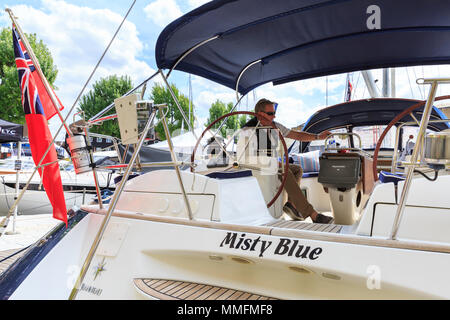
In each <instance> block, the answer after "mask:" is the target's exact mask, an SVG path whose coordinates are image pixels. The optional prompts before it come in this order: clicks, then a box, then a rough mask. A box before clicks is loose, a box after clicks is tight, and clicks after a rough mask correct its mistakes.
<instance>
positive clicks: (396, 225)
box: [390, 78, 450, 240]
mask: <svg viewBox="0 0 450 320" xmlns="http://www.w3.org/2000/svg"><path fill="white" fill-rule="evenodd" d="M440 83H450V79H448V78H446V79H418V80H417V84H430V85H431V89H430V93H429V96H428V100H427V103H426V105H425V108H424V111H423V115H422V121H421V122H420V129H419V133H418V134H417V143H416V146H415V147H414V151H413V154H412V156H411V163H412V165H411V166H408V169H407V174H406V179H405V183H404V185H403V190H402V194H401V197H400V201H399V204H398V207H397V213H396V215H395V218H394V223H393V225H392V231H391V234H390V239H391V240H396V237H397V232H398V228H399V226H400V222H401V218H402V216H403V212H404V209H405V206H406V201H407V200H408V194H409V189H410V187H411V182H412V179H413V174H414V169H415V167H416V163H417V159H418V157H419V153H420V152H421V149H422V147H423V141H424V137H425V133H426V130H427V127H428V122H429V120H430V116H431V111H432V109H433V104H434V99H435V98H436V92H437V88H438V85H439V84H440Z"/></svg>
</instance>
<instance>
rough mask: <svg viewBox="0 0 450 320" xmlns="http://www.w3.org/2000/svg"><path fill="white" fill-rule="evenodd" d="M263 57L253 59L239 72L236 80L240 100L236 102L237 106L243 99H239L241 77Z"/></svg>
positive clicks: (237, 97)
mask: <svg viewBox="0 0 450 320" xmlns="http://www.w3.org/2000/svg"><path fill="white" fill-rule="evenodd" d="M261 61H262V60H261V59H259V60H256V61H253V62H252V63H250V64H248V65H247V66H246V67H245V68H244V69H242V71H241V73H239V76H238V78H237V81H236V101H237V102H238V103H237V104H236V106H237V105H238V104H239V102H240V101H241V99H242V97H241V99H239V82H241V78H242V76H243V75H244V73H245V71H247V70H248V69H250V68H251V67H252V66H254V65H255V64H258V63H261ZM233 111H234V110H232V111H231V112H233Z"/></svg>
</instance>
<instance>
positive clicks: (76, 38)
mask: <svg viewBox="0 0 450 320" xmlns="http://www.w3.org/2000/svg"><path fill="white" fill-rule="evenodd" d="M132 2H133V1H132V0H0V9H1V13H0V26H1V27H2V28H3V27H10V26H11V21H10V19H9V16H8V15H7V14H6V12H5V11H4V9H5V8H11V9H12V10H13V12H14V14H15V15H16V16H17V17H18V21H19V24H20V26H21V27H22V29H23V31H24V32H26V33H36V35H37V37H38V38H39V39H41V40H43V42H44V43H45V44H46V45H47V46H48V48H49V49H50V51H51V53H52V56H53V58H54V61H55V64H56V66H57V67H58V70H59V73H58V77H57V80H56V83H55V85H56V86H57V87H58V91H57V92H56V93H57V95H58V96H59V97H60V99H61V101H62V102H63V104H64V105H65V107H66V109H65V112H64V113H63V114H64V115H65V116H66V115H67V112H68V111H69V110H70V109H71V107H72V106H73V105H74V103H75V101H76V98H77V97H78V95H79V94H80V92H81V90H82V88H83V86H84V84H85V83H86V81H87V80H88V77H89V75H90V74H91V72H92V71H93V69H94V67H95V65H96V64H97V62H98V60H99V59H100V57H101V55H102V53H103V51H104V50H105V48H106V46H107V45H108V43H109V41H110V40H111V38H112V36H113V34H114V32H115V31H116V29H117V27H118V26H119V24H120V23H121V21H122V19H123V17H124V16H125V14H126V12H127V11H128V8H129V7H130V5H131V4H132ZM205 2H207V1H205V0H138V1H137V2H136V4H135V6H134V8H133V10H132V11H131V13H130V15H129V17H128V19H127V21H126V23H125V24H124V26H123V27H122V29H121V31H120V33H119V34H118V37H117V38H116V40H115V41H114V43H113V45H112V47H111V48H110V50H109V51H108V53H107V55H106V56H105V58H104V60H103V62H102V63H101V65H100V67H99V68H98V70H97V72H96V73H95V75H94V77H93V79H92V80H91V81H90V82H89V85H88V87H87V89H86V91H84V93H87V92H88V91H89V89H90V87H91V85H92V84H93V83H94V82H95V81H96V80H98V79H99V78H101V77H106V76H108V75H113V74H116V75H119V76H121V75H128V76H130V77H131V78H132V80H133V83H134V84H135V85H137V84H139V83H140V82H141V81H142V80H144V79H146V78H148V77H149V76H150V75H152V74H153V73H154V72H155V71H156V63H155V58H154V48H155V44H156V40H157V38H158V35H159V34H160V32H161V31H162V30H163V29H164V27H165V26H166V25H168V24H169V23H170V22H172V21H173V20H174V19H176V18H178V17H180V16H181V15H183V14H185V13H187V12H189V11H190V10H192V9H194V8H196V7H198V6H200V5H202V4H204V3H205ZM446 74H447V75H448V74H450V68H449V67H443V66H441V67H439V68H438V67H436V66H434V67H433V66H431V67H414V68H402V69H401V70H398V72H397V76H396V78H397V96H399V97H405V98H420V99H422V98H423V97H424V96H425V95H426V93H425V92H424V91H423V90H421V89H420V88H419V86H418V85H417V84H415V82H414V79H415V78H419V77H423V76H427V77H431V76H435V77H443V76H445V75H446ZM374 77H375V78H376V79H379V80H380V81H378V82H377V84H378V86H379V89H381V82H382V81H381V72H380V71H379V70H375V71H374ZM345 78H346V75H336V76H330V77H328V78H317V79H311V80H304V81H298V82H293V83H290V84H286V85H282V86H277V87H273V86H272V85H271V84H267V85H264V86H262V87H259V88H258V89H256V90H255V91H254V92H251V93H249V94H248V97H247V98H244V99H243V106H242V107H241V109H247V108H248V109H252V107H253V106H254V103H255V102H256V101H255V100H258V99H260V98H263V97H266V98H268V99H273V100H275V101H277V102H278V103H279V109H278V113H277V120H278V121H279V122H282V123H284V124H285V125H286V126H289V127H293V126H297V125H298V124H301V123H303V122H304V121H305V120H307V119H308V118H309V116H311V115H312V114H313V113H314V112H315V111H316V110H318V109H320V108H322V107H325V106H326V105H327V103H328V105H332V104H336V103H340V102H342V101H343V99H344V91H345V88H344V84H345ZM351 78H352V79H353V80H352V82H353V87H354V96H353V99H362V98H367V97H369V94H368V92H367V89H366V88H365V85H364V81H363V78H362V76H361V74H360V73H359V72H357V73H353V74H351ZM169 80H170V81H171V82H174V83H175V84H176V85H177V87H178V88H179V89H180V90H181V91H182V92H183V93H184V94H185V95H186V96H188V93H189V77H188V75H187V74H185V73H182V72H174V73H173V75H172V76H171V78H170V79H169ZM156 81H158V79H156ZM159 81H161V80H159ZM191 83H192V89H193V99H194V104H195V106H196V116H197V118H198V125H200V126H201V125H202V124H204V122H205V120H206V118H207V117H208V108H209V106H210V105H211V103H213V102H214V101H216V100H217V99H219V100H221V101H223V102H226V103H228V102H235V99H236V98H235V97H236V96H235V93H234V91H232V90H230V89H228V88H225V87H223V86H220V85H216V84H214V83H212V82H210V81H208V80H205V79H202V78H199V77H193V78H192V81H191ZM438 93H439V95H440V94H441V91H440V92H438ZM72 114H73V113H72ZM71 122H72V117H71V118H70V121H69V123H71ZM50 124H51V130H52V132H53V133H55V132H56V130H57V129H58V127H59V125H60V122H59V120H58V119H57V117H55V118H54V119H52V120H51V123H50Z"/></svg>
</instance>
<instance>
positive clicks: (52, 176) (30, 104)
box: [12, 27, 67, 226]
mask: <svg viewBox="0 0 450 320" xmlns="http://www.w3.org/2000/svg"><path fill="white" fill-rule="evenodd" d="M12 34H13V43H14V54H15V57H16V66H17V71H18V73H19V83H20V89H21V92H22V105H23V110H24V112H25V120H26V122H27V126H28V139H29V142H30V147H31V154H32V156H33V160H34V163H35V164H36V165H38V164H39V162H40V161H41V159H42V157H43V156H44V153H45V151H46V150H47V148H48V147H49V145H50V144H51V142H52V140H53V138H52V135H51V133H50V130H49V128H48V124H47V119H49V118H50V117H48V116H47V117H46V113H45V112H44V104H43V101H46V102H45V106H46V107H47V109H49V110H51V111H49V112H50V113H51V115H52V116H53V115H54V114H55V113H56V110H55V109H54V107H53V106H52V105H48V103H51V100H50V99H49V97H48V94H47V92H46V91H45V90H44V91H41V95H42V97H45V99H42V100H41V98H40V97H39V96H40V94H39V88H38V86H37V85H36V81H35V79H34V77H33V73H32V70H31V69H30V66H32V69H34V66H33V65H32V64H31V65H30V60H29V57H28V54H26V53H24V51H23V50H22V45H21V42H20V37H19V36H18V34H17V31H16V29H15V28H14V27H13V29H12ZM33 71H34V70H33ZM37 78H39V76H37ZM39 82H40V83H41V84H42V80H41V79H40V78H39ZM49 101H50V102H49ZM47 109H45V110H47ZM52 111H53V112H52ZM52 162H54V163H52ZM47 163H52V164H50V165H48V166H45V167H43V168H41V169H39V174H40V175H41V177H42V184H43V185H44V188H45V192H46V193H47V197H48V199H49V200H50V203H51V204H52V206H53V217H54V218H55V219H58V220H61V221H63V222H65V223H66V226H67V209H66V202H65V199H64V193H63V187H62V182H61V175H60V172H59V164H58V157H57V154H56V150H55V146H54V145H52V146H51V148H50V151H49V152H48V153H47V156H46V157H45V159H44V161H43V162H42V165H45V164H47Z"/></svg>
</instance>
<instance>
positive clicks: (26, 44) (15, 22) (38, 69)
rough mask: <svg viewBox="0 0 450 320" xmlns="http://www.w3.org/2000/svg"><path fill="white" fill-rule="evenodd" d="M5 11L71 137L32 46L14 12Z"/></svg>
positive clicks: (58, 104)
mask: <svg viewBox="0 0 450 320" xmlns="http://www.w3.org/2000/svg"><path fill="white" fill-rule="evenodd" d="M5 11H6V12H8V14H9V17H10V18H11V21H12V22H13V24H14V25H15V27H16V30H17V32H18V33H19V36H20V38H21V39H22V43H23V45H24V46H25V49H26V50H27V52H28V54H29V55H30V58H31V61H32V62H33V64H34V66H35V68H36V70H37V72H38V75H39V77H40V78H41V80H42V83H43V84H44V87H45V90H46V91H47V93H48V95H49V97H50V99H51V100H52V102H53V107H54V108H55V111H56V112H57V113H58V116H59V118H60V120H61V122H62V123H63V125H64V128H65V129H66V131H67V134H68V135H69V136H70V137H72V136H73V133H72V130H70V128H69V126H68V125H67V123H66V122H65V120H64V118H63V116H62V114H61V112H60V110H59V109H60V107H61V105H60V103H59V101H58V99H56V97H55V94H54V92H53V90H52V89H51V87H50V84H49V83H48V80H47V78H46V77H45V76H44V73H43V72H42V69H41V66H40V64H39V61H38V59H37V58H36V56H35V55H34V52H33V50H32V48H31V45H30V43H29V42H28V39H27V38H26V36H25V34H24V33H23V32H22V29H21V28H20V26H19V24H18V23H17V20H16V18H15V17H14V14H13V12H12V10H11V9H9V8H6V9H5Z"/></svg>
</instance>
